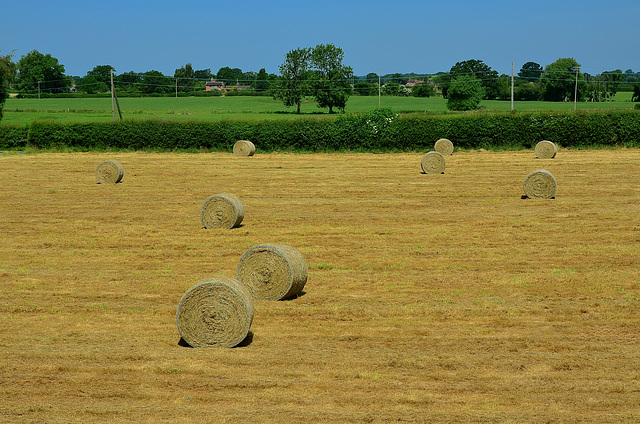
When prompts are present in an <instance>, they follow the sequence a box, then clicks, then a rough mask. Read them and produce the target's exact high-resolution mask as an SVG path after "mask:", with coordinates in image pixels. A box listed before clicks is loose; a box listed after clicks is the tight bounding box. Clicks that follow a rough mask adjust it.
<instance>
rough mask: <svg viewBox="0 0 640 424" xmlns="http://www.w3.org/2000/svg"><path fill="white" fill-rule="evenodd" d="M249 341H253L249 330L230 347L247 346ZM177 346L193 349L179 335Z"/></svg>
mask: <svg viewBox="0 0 640 424" xmlns="http://www.w3.org/2000/svg"><path fill="white" fill-rule="evenodd" d="M251 343H253V332H252V331H249V332H248V333H247V337H245V338H244V340H242V341H241V342H240V343H238V344H237V345H235V346H234V347H232V349H235V348H237V347H247V346H249V345H250V344H251ZM178 346H180V347H187V348H189V349H193V348H194V347H193V346H191V345H190V344H189V343H187V342H186V341H184V339H183V338H182V337H180V340H178Z"/></svg>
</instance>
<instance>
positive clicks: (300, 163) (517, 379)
mask: <svg viewBox="0 0 640 424" xmlns="http://www.w3.org/2000/svg"><path fill="white" fill-rule="evenodd" d="M162 100H163V101H165V102H170V101H175V99H173V100H171V99H162ZM181 100H182V99H179V100H178V101H177V102H178V103H179V102H180V101H181ZM209 100H212V99H206V101H209ZM215 100H216V101H218V100H221V101H224V100H225V99H215ZM226 100H234V101H235V99H226ZM153 101H157V99H154V100H153ZM203 101H204V100H203ZM11 102H12V101H11ZM11 102H10V103H9V105H11V104H12V103H11ZM123 103H124V100H123ZM163 108H167V106H166V105H165V106H164V107H163ZM174 109H175V110H180V108H179V107H175V108H174ZM7 116H8V117H9V118H10V117H11V116H12V112H9V113H8V114H7ZM105 119H107V117H105ZM258 147H259V146H258ZM421 157H422V155H421V154H406V153H403V154H308V155H304V154H260V152H259V149H258V153H257V154H256V156H253V157H247V158H238V157H235V156H233V155H232V154H231V153H212V154H208V153H207V154H177V153H164V154H155V153H73V154H71V153H70V154H64V153H38V154H19V153H17V152H11V153H6V152H5V153H3V154H0V169H2V172H0V197H1V198H2V201H1V202H0V233H1V234H2V240H3V243H2V244H0V292H1V293H2V296H1V297H0V322H2V325H1V326H0V399H2V401H1V402H0V422H7V423H14V422H20V423H67V422H77V423H80V422H81V423H105V422H127V423H130V422H148V423H157V422H166V423H200V422H203V423H204V422H207V423H218V422H220V423H231V422H242V423H282V422H290V423H311V422H327V423H329V422H331V423H360V422H371V423H387V422H410V423H431V422H438V423H461V422H462V423H479V422H482V423H505V422H509V423H542V422H545V423H546V422H554V423H579V422H580V423H582V422H593V423H633V422H638V421H640V408H639V406H638V400H639V398H640V397H639V393H640V369H639V368H638V363H639V362H638V358H639V357H640V277H639V275H640V269H639V266H638V253H639V249H638V246H639V243H640V189H639V188H638V187H639V182H640V181H639V180H638V176H639V175H640V150H598V151H578V150H567V149H560V150H559V152H558V154H557V156H556V158H555V159H548V160H541V159H536V158H535V155H534V153H533V152H532V151H530V150H529V151H527V150H524V151H518V152H498V153H496V152H486V151H469V152H455V153H454V154H453V156H450V157H447V163H446V170H445V173H444V174H441V175H428V174H422V173H421V172H420V160H421ZM108 159H111V160H116V161H118V162H120V163H121V164H122V165H123V167H124V171H125V174H124V178H123V180H122V182H121V183H119V184H115V185H108V184H107V185H104V184H96V181H95V177H94V170H95V168H96V166H97V165H98V163H100V162H101V161H103V160H108ZM538 169H546V170H548V171H549V172H551V173H552V174H553V175H554V176H555V178H556V180H557V183H558V189H557V193H556V196H555V198H554V199H549V200H533V199H522V195H523V194H524V192H523V187H522V184H523V181H524V178H525V177H526V175H527V174H528V173H530V172H532V171H534V170H538ZM221 192H229V193H234V194H236V195H238V196H239V197H240V199H241V200H242V202H243V205H244V209H245V218H244V221H243V223H242V226H241V227H239V228H236V229H232V230H207V229H204V228H202V225H201V222H200V216H199V211H200V207H201V205H202V203H203V201H204V200H205V199H206V198H207V197H209V196H211V195H213V194H217V193H221ZM262 243H282V244H287V245H290V246H292V247H295V248H296V249H298V250H299V251H300V252H301V253H302V254H303V256H304V257H305V260H306V262H307V264H308V268H309V277H308V281H307V284H306V286H305V289H304V293H303V294H302V295H301V296H299V297H297V298H295V299H292V300H288V301H275V302H267V301H257V302H255V311H256V312H255V316H254V321H253V325H252V326H251V333H250V335H249V338H248V339H247V340H245V342H244V343H242V345H241V346H240V347H236V348H232V349H215V348H214V349H193V348H188V347H183V346H181V345H180V344H179V340H180V336H179V333H178V330H177V326H176V309H177V305H178V302H179V301H180V298H181V296H182V295H183V294H184V293H185V291H186V290H187V289H189V288H190V287H191V286H192V285H193V284H195V283H196V282H197V281H198V280H200V279H201V278H203V277H206V276H208V275H211V274H223V275H227V276H230V277H234V276H235V271H236V266H237V264H238V261H239V259H240V257H241V255H242V254H243V253H244V252H245V251H246V250H248V249H249V248H251V247H253V246H255V245H257V244H262Z"/></svg>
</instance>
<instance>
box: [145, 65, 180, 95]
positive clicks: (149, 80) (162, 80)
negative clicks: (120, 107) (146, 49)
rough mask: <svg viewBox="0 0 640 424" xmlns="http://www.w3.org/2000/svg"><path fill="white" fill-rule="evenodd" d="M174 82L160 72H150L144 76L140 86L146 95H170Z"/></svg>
mask: <svg viewBox="0 0 640 424" xmlns="http://www.w3.org/2000/svg"><path fill="white" fill-rule="evenodd" d="M173 84H174V82H173V80H172V79H171V78H169V77H166V76H165V75H164V74H163V73H162V72H160V71H155V70H153V71H148V72H145V73H144V74H142V77H141V78H140V86H141V89H142V91H143V92H144V93H168V92H170V91H171V90H172V88H173Z"/></svg>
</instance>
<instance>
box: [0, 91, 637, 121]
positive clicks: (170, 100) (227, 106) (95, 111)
mask: <svg viewBox="0 0 640 424" xmlns="http://www.w3.org/2000/svg"><path fill="white" fill-rule="evenodd" d="M630 99H631V93H618V95H617V96H616V101H613V102H607V103H591V102H581V103H578V104H577V109H579V110H585V109H589V110H596V109H631V108H633V106H634V103H631V102H630ZM119 101H120V107H121V109H122V114H123V118H124V119H141V120H144V119H156V120H189V119H195V120H206V121H215V120H234V119H297V118H300V117H305V118H309V117H317V118H327V117H329V116H330V115H329V114H328V113H327V109H320V108H318V106H317V103H316V102H314V101H312V100H308V101H305V102H304V103H303V105H302V114H301V115H297V114H295V113H294V112H295V109H294V108H287V107H285V106H284V105H283V104H282V103H281V102H279V101H276V100H273V99H272V98H271V97H245V96H242V97H239V96H235V97H234V96H230V97H179V98H175V97H146V98H142V97H124V98H120V99H119ZM379 105H380V106H382V107H389V108H391V109H393V110H394V111H397V112H400V113H445V112H447V101H446V100H445V99H443V98H441V97H434V98H416V97H386V96H383V97H382V98H380V99H379V98H378V97H376V96H372V97H361V96H353V97H351V98H350V99H349V101H348V103H347V108H346V112H348V113H359V112H366V111H369V110H371V109H374V108H377V107H378V106H379ZM482 107H483V109H484V110H487V111H509V110H511V102H510V101H497V100H491V101H484V102H483V103H482ZM573 108H574V104H573V103H572V102H564V103H562V102H515V104H514V109H515V110H517V111H571V110H573ZM115 115H116V119H117V118H118V114H117V112H116V114H115ZM34 120H53V121H58V122H106V121H111V120H113V114H112V107H111V99H110V98H66V99H63V98H58V99H56V98H47V99H16V98H11V99H7V101H6V103H5V108H4V118H3V119H2V122H1V123H2V124H23V125H24V124H28V123H30V122H32V121H34Z"/></svg>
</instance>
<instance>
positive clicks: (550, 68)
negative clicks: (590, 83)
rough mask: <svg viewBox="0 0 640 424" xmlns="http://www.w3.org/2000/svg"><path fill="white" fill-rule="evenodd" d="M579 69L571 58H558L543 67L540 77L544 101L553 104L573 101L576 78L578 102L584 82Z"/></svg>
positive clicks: (583, 89) (584, 86)
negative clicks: (552, 102)
mask: <svg viewBox="0 0 640 424" xmlns="http://www.w3.org/2000/svg"><path fill="white" fill-rule="evenodd" d="M579 69H580V64H579V63H578V62H577V61H576V60H575V59H573V58H571V57H565V58H560V59H558V60H556V61H555V62H553V63H551V64H549V65H547V66H545V68H544V72H543V73H542V76H541V77H540V82H541V83H542V91H543V96H544V100H548V101H554V102H559V101H565V102H566V101H570V100H571V101H573V100H575V99H574V97H575V90H576V76H577V89H578V100H580V98H581V97H582V96H583V94H584V91H585V88H586V82H585V77H584V75H583V74H582V73H581V72H580V71H579Z"/></svg>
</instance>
